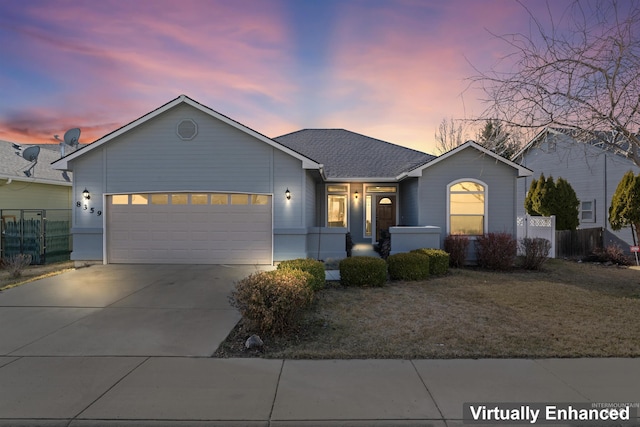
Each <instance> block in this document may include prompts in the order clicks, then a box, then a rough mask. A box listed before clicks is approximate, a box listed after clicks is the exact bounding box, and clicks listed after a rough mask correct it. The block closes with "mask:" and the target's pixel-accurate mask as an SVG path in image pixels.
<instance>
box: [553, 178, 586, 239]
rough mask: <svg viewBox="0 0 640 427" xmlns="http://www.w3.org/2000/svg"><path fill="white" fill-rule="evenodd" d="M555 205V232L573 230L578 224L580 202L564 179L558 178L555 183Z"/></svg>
mask: <svg viewBox="0 0 640 427" xmlns="http://www.w3.org/2000/svg"><path fill="white" fill-rule="evenodd" d="M555 203H556V208H555V212H556V214H555V215H556V230H575V229H576V228H577V227H578V225H579V224H580V220H579V218H578V215H579V214H580V210H579V209H578V207H579V206H580V200H578V196H577V195H576V192H575V191H574V190H573V187H571V184H569V182H568V181H567V180H566V179H564V178H558V181H557V182H556V196H555Z"/></svg>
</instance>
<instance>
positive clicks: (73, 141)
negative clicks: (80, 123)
mask: <svg viewBox="0 0 640 427" xmlns="http://www.w3.org/2000/svg"><path fill="white" fill-rule="evenodd" d="M79 139H80V129H79V128H73V129H69V130H68V131H66V132H65V134H64V143H65V144H67V145H69V146H71V147H77V146H78V140H79Z"/></svg>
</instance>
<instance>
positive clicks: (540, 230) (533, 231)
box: [517, 215, 556, 258]
mask: <svg viewBox="0 0 640 427" xmlns="http://www.w3.org/2000/svg"><path fill="white" fill-rule="evenodd" d="M517 236H518V240H520V239H523V238H525V237H530V238H534V237H541V238H543V239H547V240H548V241H550V242H551V250H550V251H549V258H555V257H556V217H555V215H552V216H531V215H526V216H519V217H518V219H517Z"/></svg>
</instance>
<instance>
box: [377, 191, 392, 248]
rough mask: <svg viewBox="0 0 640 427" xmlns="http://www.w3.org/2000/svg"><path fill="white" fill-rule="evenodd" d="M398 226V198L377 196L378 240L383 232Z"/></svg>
mask: <svg viewBox="0 0 640 427" xmlns="http://www.w3.org/2000/svg"><path fill="white" fill-rule="evenodd" d="M395 225H396V196H376V240H378V241H379V240H380V238H381V237H382V236H381V235H380V234H381V233H380V232H381V231H389V227H393V226H395Z"/></svg>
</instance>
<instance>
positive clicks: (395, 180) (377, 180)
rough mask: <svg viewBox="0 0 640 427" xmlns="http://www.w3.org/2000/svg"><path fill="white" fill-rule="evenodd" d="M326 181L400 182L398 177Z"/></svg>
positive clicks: (331, 179)
mask: <svg viewBox="0 0 640 427" xmlns="http://www.w3.org/2000/svg"><path fill="white" fill-rule="evenodd" d="M325 182H398V180H397V178H389V177H387V178H372V177H362V178H327V179H325Z"/></svg>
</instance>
